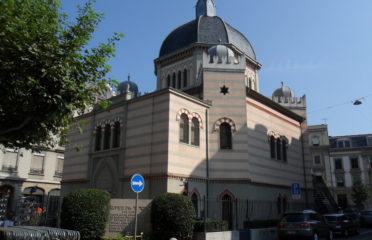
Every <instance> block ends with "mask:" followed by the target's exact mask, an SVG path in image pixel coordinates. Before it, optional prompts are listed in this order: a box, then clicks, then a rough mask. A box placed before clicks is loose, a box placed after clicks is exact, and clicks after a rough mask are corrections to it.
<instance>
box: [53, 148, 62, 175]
mask: <svg viewBox="0 0 372 240" xmlns="http://www.w3.org/2000/svg"><path fill="white" fill-rule="evenodd" d="M63 161H64V156H63V154H58V156H57V166H56V170H55V172H54V176H56V177H62V171H63Z"/></svg>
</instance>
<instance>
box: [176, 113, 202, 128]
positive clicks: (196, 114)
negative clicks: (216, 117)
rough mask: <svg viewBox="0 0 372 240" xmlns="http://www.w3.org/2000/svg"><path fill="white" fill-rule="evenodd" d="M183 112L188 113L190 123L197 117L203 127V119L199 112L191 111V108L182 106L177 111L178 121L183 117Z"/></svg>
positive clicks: (200, 126)
mask: <svg viewBox="0 0 372 240" xmlns="http://www.w3.org/2000/svg"><path fill="white" fill-rule="evenodd" d="M182 114H186V115H187V118H188V119H189V123H190V124H191V123H192V119H193V118H196V119H197V120H198V122H199V128H203V120H202V118H201V117H200V115H199V114H198V113H195V112H193V113H191V112H190V111H189V110H187V109H185V108H182V109H180V110H179V111H178V112H177V115H176V121H179V120H180V119H181V115H182Z"/></svg>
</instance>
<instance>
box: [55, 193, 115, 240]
mask: <svg viewBox="0 0 372 240" xmlns="http://www.w3.org/2000/svg"><path fill="white" fill-rule="evenodd" d="M109 202H110V194H109V193H108V192H106V191H103V190H99V189H79V190H76V191H73V192H71V193H69V194H68V195H67V196H66V197H64V199H63V204H62V212H61V226H62V228H66V229H71V230H77V231H79V232H80V235H81V240H98V239H100V238H101V236H103V234H104V233H105V227H106V223H107V220H108V215H109Z"/></svg>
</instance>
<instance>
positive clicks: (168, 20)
mask: <svg viewBox="0 0 372 240" xmlns="http://www.w3.org/2000/svg"><path fill="white" fill-rule="evenodd" d="M84 2H85V1H83V0H62V4H63V9H64V10H65V11H66V12H67V13H68V14H69V15H70V16H71V17H73V16H75V13H76V5H77V4H79V3H84ZM215 2H216V4H217V15H218V16H220V17H222V18H223V19H224V20H225V21H226V22H228V23H229V24H230V25H232V26H233V27H235V28H236V29H238V30H239V31H240V32H242V33H243V34H244V35H245V36H246V37H247V38H248V39H249V41H250V42H251V44H252V45H253V48H254V49H255V52H256V55H257V60H258V61H259V62H260V63H261V64H262V65H263V66H262V69H261V70H260V73H259V77H260V88H261V89H260V90H261V91H260V92H261V93H262V94H263V95H265V96H269V97H270V96H271V94H272V92H273V91H274V90H275V89H276V88H278V87H279V86H280V82H281V81H283V82H284V85H286V86H289V87H290V88H292V90H294V91H295V93H296V96H302V95H303V94H306V97H307V107H308V122H309V124H322V123H325V121H326V123H327V124H328V127H329V134H330V135H332V136H337V135H349V134H364V133H372V66H371V65H372V1H371V0H354V1H351V0H307V1H304V0H303V1H298V0H215ZM195 4H196V0H158V1H153V0H145V1H139V0H137V1H128V0H97V2H96V3H95V8H96V9H97V10H98V11H100V12H103V13H104V14H105V19H104V20H103V22H102V23H101V24H100V25H99V29H98V30H97V31H96V33H95V35H94V36H95V37H94V40H93V41H92V43H91V45H92V46H94V45H95V44H96V43H97V42H102V41H105V40H106V39H107V38H108V37H109V36H111V35H112V34H113V33H114V32H119V33H123V34H124V35H125V38H124V39H122V40H121V41H120V43H119V44H118V47H117V56H116V57H115V58H114V59H112V60H111V61H110V64H111V65H112V72H111V73H110V76H112V77H114V78H116V79H117V80H118V81H124V80H126V78H127V75H128V74H130V75H131V79H132V80H133V81H135V82H136V83H137V84H138V86H139V88H140V91H141V92H151V91H153V90H155V82H156V80H155V79H156V77H155V75H154V66H153V60H154V59H155V58H156V57H157V56H158V54H159V50H160V46H161V43H162V41H163V40H164V39H165V37H166V36H167V35H168V34H169V33H170V32H171V31H172V30H173V29H174V28H176V27H178V26H180V25H182V24H184V23H186V22H188V21H190V20H192V19H194V18H195V10H194V6H195ZM364 96H369V97H365V98H364V99H362V100H361V101H362V102H363V104H362V105H359V106H354V105H353V104H352V101H353V100H355V99H359V98H361V97H364ZM330 106H334V107H331V108H327V107H330ZM326 108H327V109H326ZM325 119H326V120H325Z"/></svg>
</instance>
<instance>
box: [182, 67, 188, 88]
mask: <svg viewBox="0 0 372 240" xmlns="http://www.w3.org/2000/svg"><path fill="white" fill-rule="evenodd" d="M183 87H187V70H186V69H185V70H183Z"/></svg>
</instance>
